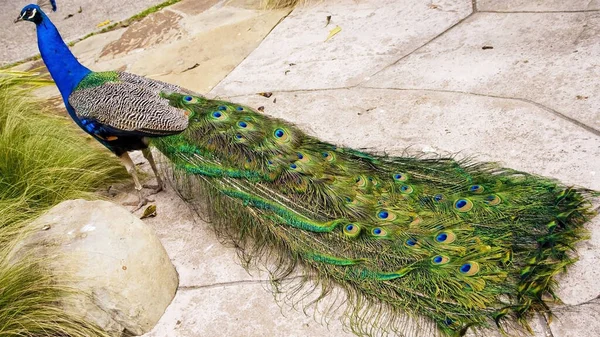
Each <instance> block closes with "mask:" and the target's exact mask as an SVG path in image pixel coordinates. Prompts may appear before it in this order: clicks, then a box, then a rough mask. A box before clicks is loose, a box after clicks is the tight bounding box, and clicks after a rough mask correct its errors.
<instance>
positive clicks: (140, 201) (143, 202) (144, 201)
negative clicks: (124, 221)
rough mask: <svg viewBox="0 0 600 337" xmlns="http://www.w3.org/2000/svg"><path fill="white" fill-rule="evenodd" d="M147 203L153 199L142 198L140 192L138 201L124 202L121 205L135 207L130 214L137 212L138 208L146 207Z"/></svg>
mask: <svg viewBox="0 0 600 337" xmlns="http://www.w3.org/2000/svg"><path fill="white" fill-rule="evenodd" d="M149 202H154V199H150V198H147V197H144V196H143V195H142V191H138V201H137V202H135V201H131V202H125V203H124V204H123V205H125V206H135V208H134V209H133V210H132V211H131V213H134V212H137V211H138V210H139V209H140V208H142V207H144V206H145V205H147V204H148V203H149Z"/></svg>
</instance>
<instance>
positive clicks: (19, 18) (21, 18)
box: [15, 12, 26, 23]
mask: <svg viewBox="0 0 600 337" xmlns="http://www.w3.org/2000/svg"><path fill="white" fill-rule="evenodd" d="M25 14H26V13H25V12H23V14H21V16H19V17H18V18H17V19H16V20H15V23H17V22H19V21H23V18H24V17H25Z"/></svg>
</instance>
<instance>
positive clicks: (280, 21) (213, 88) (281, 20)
mask: <svg viewBox="0 0 600 337" xmlns="http://www.w3.org/2000/svg"><path fill="white" fill-rule="evenodd" d="M293 11H294V10H293V9H290V10H289V11H288V12H287V13H286V14H285V15H284V16H282V17H281V18H280V19H279V21H277V23H276V24H274V25H273V27H271V29H270V30H269V31H268V32H267V33H266V34H265V36H264V37H263V38H262V40H261V41H260V43H259V44H258V46H256V48H254V49H253V50H252V51H251V52H249V53H248V55H246V56H245V57H244V58H243V59H242V60H241V61H240V62H239V63H238V64H237V65H236V66H235V68H233V69H232V70H231V71H230V72H229V73H228V74H227V75H225V76H223V78H222V79H221V80H220V81H219V82H218V83H217V84H215V85H214V86H213V87H212V89H210V91H209V92H208V93H209V94H210V93H211V92H212V91H213V90H215V88H218V87H219V85H221V83H223V81H225V80H226V79H227V77H229V75H231V73H233V72H234V71H235V70H236V69H237V68H238V67H239V66H240V65H241V64H242V63H244V61H246V59H247V58H248V57H250V55H252V53H254V52H255V51H256V50H257V49H258V48H260V45H261V44H262V43H263V42H265V39H266V38H267V37H269V35H271V33H272V32H273V30H275V28H277V27H278V26H279V24H281V23H282V22H283V20H285V19H286V18H287V17H288V16H290V14H292V12H293Z"/></svg>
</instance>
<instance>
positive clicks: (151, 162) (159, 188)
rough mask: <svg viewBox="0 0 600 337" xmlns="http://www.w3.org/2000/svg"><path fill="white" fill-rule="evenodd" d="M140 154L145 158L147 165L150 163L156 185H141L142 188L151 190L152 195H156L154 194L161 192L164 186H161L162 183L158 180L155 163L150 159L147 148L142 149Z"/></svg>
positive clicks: (150, 155) (150, 152) (149, 152)
mask: <svg viewBox="0 0 600 337" xmlns="http://www.w3.org/2000/svg"><path fill="white" fill-rule="evenodd" d="M142 154H143V155H144V158H146V160H147V161H148V163H150V167H152V172H154V176H155V177H156V185H143V186H144V187H146V188H151V189H153V190H154V191H153V193H152V194H156V193H158V192H160V191H162V190H163V189H164V188H165V185H164V184H163V181H162V179H161V178H160V175H159V174H158V169H157V168H156V163H155V162H154V157H152V151H151V150H150V149H149V148H147V149H143V150H142Z"/></svg>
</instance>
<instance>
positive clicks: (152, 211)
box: [140, 205, 156, 219]
mask: <svg viewBox="0 0 600 337" xmlns="http://www.w3.org/2000/svg"><path fill="white" fill-rule="evenodd" d="M155 216H156V205H150V206H148V207H146V209H145V210H144V214H142V216H141V217H140V219H145V218H152V217H155Z"/></svg>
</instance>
